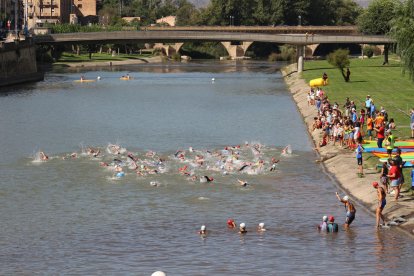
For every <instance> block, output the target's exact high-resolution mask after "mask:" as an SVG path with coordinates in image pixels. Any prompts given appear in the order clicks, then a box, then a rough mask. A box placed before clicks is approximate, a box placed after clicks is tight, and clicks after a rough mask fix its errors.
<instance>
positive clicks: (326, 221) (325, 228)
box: [318, 192, 356, 233]
mask: <svg viewBox="0 0 414 276" xmlns="http://www.w3.org/2000/svg"><path fill="white" fill-rule="evenodd" d="M335 195H336V198H337V199H338V200H339V201H340V202H341V203H343V204H344V207H345V212H346V218H345V224H344V227H345V230H347V229H349V226H350V225H351V223H352V222H353V221H354V219H355V214H356V209H355V206H354V204H353V203H352V202H351V200H350V199H349V196H347V195H345V196H344V197H342V198H341V197H340V196H339V193H338V192H336V194H335ZM318 230H319V231H321V232H328V233H333V232H338V231H339V227H338V224H337V223H335V218H334V216H329V217H328V216H326V215H325V216H323V217H322V223H321V224H319V225H318Z"/></svg>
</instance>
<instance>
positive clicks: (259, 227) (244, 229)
mask: <svg viewBox="0 0 414 276" xmlns="http://www.w3.org/2000/svg"><path fill="white" fill-rule="evenodd" d="M227 228H228V229H231V230H234V229H236V228H237V226H236V222H235V221H234V219H228V220H227ZM238 230H239V231H238V233H239V234H242V235H243V234H247V227H246V223H244V222H242V223H240V225H239V229H238ZM256 231H257V232H259V233H263V232H265V231H266V228H265V224H264V223H263V222H261V223H259V225H257V227H256ZM208 233H209V231H208V230H207V227H206V226H205V225H201V227H200V230H199V231H198V234H199V235H200V236H202V237H206V236H207V234H208Z"/></svg>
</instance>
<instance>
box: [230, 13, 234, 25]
mask: <svg viewBox="0 0 414 276" xmlns="http://www.w3.org/2000/svg"><path fill="white" fill-rule="evenodd" d="M233 25H234V16H233V15H230V26H233Z"/></svg>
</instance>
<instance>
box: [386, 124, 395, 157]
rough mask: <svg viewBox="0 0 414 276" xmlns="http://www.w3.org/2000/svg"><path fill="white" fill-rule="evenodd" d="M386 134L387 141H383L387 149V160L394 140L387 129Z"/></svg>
mask: <svg viewBox="0 0 414 276" xmlns="http://www.w3.org/2000/svg"><path fill="white" fill-rule="evenodd" d="M386 134H387V139H386V141H385V146H386V148H387V153H388V158H391V154H392V151H393V149H394V144H395V138H394V135H392V132H391V129H388V130H387V131H386Z"/></svg>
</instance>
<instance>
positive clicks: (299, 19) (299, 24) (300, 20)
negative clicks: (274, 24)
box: [298, 15, 302, 26]
mask: <svg viewBox="0 0 414 276" xmlns="http://www.w3.org/2000/svg"><path fill="white" fill-rule="evenodd" d="M298 26H302V16H300V15H299V16H298Z"/></svg>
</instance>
